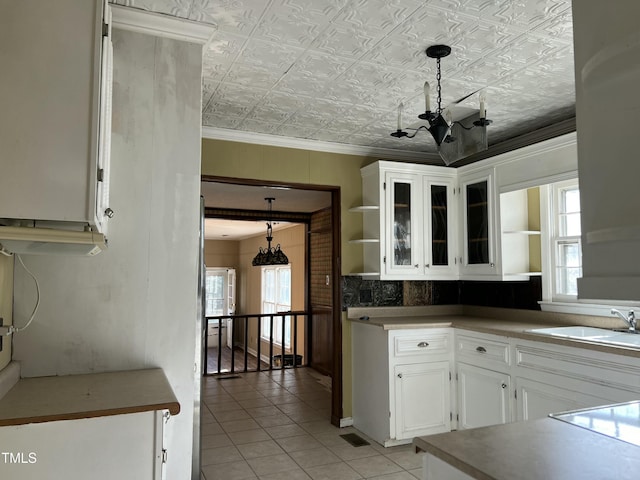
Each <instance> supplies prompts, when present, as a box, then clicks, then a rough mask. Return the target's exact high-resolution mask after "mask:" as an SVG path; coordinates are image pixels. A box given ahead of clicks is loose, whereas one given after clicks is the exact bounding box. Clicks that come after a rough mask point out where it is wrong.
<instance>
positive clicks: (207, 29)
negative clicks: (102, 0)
mask: <svg viewBox="0 0 640 480" xmlns="http://www.w3.org/2000/svg"><path fill="white" fill-rule="evenodd" d="M111 12H112V15H113V26H114V27H115V28H120V29H122V30H129V31H132V32H138V33H144V34H147V35H153V36H156V37H165V38H171V39H173V40H181V41H184V42H190V43H197V44H200V45H204V44H206V43H207V42H208V41H209V39H210V38H211V36H212V35H213V33H214V32H215V31H216V29H217V27H216V26H215V25H211V24H206V23H199V22H194V21H191V20H184V19H182V18H178V17H172V16H169V15H164V14H160V13H154V12H149V11H146V10H140V9H138V8H130V7H123V6H120V5H111Z"/></svg>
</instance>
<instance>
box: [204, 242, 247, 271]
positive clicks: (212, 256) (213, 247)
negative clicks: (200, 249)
mask: <svg viewBox="0 0 640 480" xmlns="http://www.w3.org/2000/svg"><path fill="white" fill-rule="evenodd" d="M239 252H240V242H236V241H233V240H205V242H204V264H205V265H206V266H207V267H228V268H235V269H236V270H237V269H238V265H239V264H240V256H239Z"/></svg>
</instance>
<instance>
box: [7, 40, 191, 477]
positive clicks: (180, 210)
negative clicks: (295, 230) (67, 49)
mask: <svg viewBox="0 0 640 480" xmlns="http://www.w3.org/2000/svg"><path fill="white" fill-rule="evenodd" d="M113 40H114V99H113V105H114V111H113V139H112V172H111V208H113V210H114V211H115V216H114V218H113V219H112V220H111V222H110V226H109V248H108V250H107V251H106V252H104V253H102V254H100V255H98V256H97V257H94V258H75V257H45V256H25V257H24V260H25V263H26V264H27V266H28V267H29V268H30V269H32V271H33V272H34V273H35V274H36V276H37V277H38V279H39V281H40V284H41V290H42V304H41V306H40V310H39V313H38V316H37V317H36V320H35V321H34V323H33V324H32V325H31V327H30V328H29V329H28V330H26V331H24V332H23V333H20V334H18V335H16V336H15V339H14V359H16V360H19V361H21V362H22V372H23V376H26V377H31V376H39V375H65V374H76V373H88V372H101V371H113V370H125V369H135V368H144V367H161V368H163V369H164V371H165V373H166V375H167V377H168V379H169V382H170V384H171V386H172V387H173V390H174V392H175V394H176V396H177V398H178V400H179V402H180V405H181V412H180V414H179V415H177V416H175V417H173V418H172V419H171V420H170V421H169V423H168V425H167V426H166V428H167V449H168V463H167V478H176V479H178V478H179V479H186V478H189V477H190V475H191V454H192V451H191V450H192V433H193V402H194V359H195V345H194V339H195V335H196V334H195V321H196V288H197V259H198V226H199V220H198V218H199V192H200V113H201V94H200V88H201V84H200V82H201V46H199V45H195V44H188V43H183V42H178V41H174V40H169V39H162V38H155V37H151V36H146V35H141V34H137V33H131V32H124V31H118V30H115V31H114V34H113ZM34 134H37V132H36V133H34ZM33 303H34V289H33V286H32V282H31V280H30V279H28V278H27V277H26V276H25V274H24V272H23V271H22V269H20V268H16V272H15V304H14V306H15V310H14V318H15V323H16V324H17V325H21V324H23V323H24V322H25V321H26V318H27V316H28V314H29V313H30V311H31V308H32V306H33ZM51 441H58V439H51ZM105 455H108V452H105ZM114 461H116V459H114Z"/></svg>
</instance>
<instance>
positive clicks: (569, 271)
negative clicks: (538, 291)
mask: <svg viewBox="0 0 640 480" xmlns="http://www.w3.org/2000/svg"><path fill="white" fill-rule="evenodd" d="M581 276H582V268H567V267H558V270H557V279H556V281H557V286H558V287H557V290H558V291H557V292H556V293H558V294H561V295H577V294H578V278H579V277H581Z"/></svg>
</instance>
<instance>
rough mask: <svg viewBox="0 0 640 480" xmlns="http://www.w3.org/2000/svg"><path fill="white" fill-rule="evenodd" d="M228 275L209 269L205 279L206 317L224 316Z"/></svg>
mask: <svg viewBox="0 0 640 480" xmlns="http://www.w3.org/2000/svg"><path fill="white" fill-rule="evenodd" d="M225 275H226V273H223V272H221V271H220V270H218V269H214V268H207V272H206V277H205V309H204V312H205V315H206V316H207V317H214V316H219V315H224V297H225V295H224V294H225V291H224V277H225Z"/></svg>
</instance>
